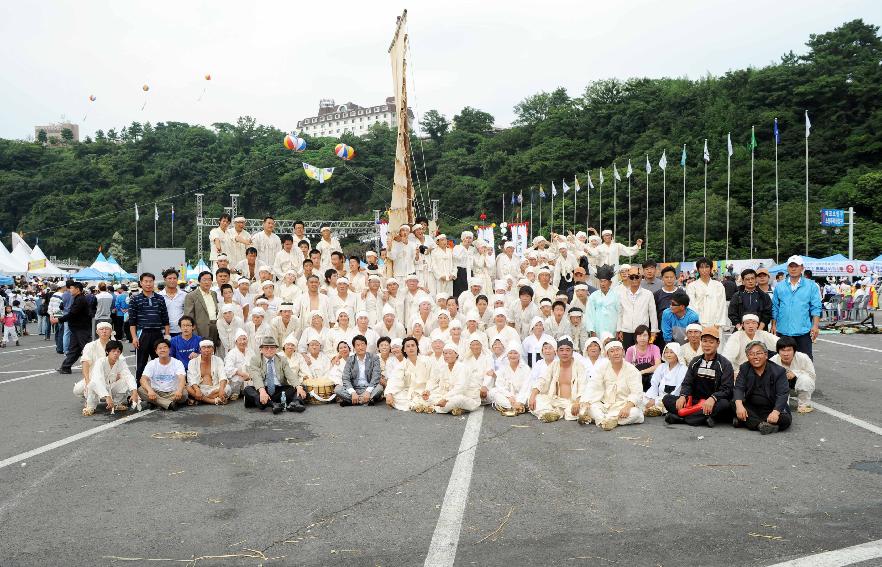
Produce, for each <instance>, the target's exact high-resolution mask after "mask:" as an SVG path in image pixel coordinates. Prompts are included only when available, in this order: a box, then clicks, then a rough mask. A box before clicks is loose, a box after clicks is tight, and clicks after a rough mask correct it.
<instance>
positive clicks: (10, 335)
mask: <svg viewBox="0 0 882 567" xmlns="http://www.w3.org/2000/svg"><path fill="white" fill-rule="evenodd" d="M17 340H18V334H17V333H16V332H15V327H3V343H4V344H6V343H14V342H15V341H17Z"/></svg>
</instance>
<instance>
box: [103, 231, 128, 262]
mask: <svg viewBox="0 0 882 567" xmlns="http://www.w3.org/2000/svg"><path fill="white" fill-rule="evenodd" d="M124 244H125V238H124V237H123V235H122V233H121V232H120V231H118V230H116V231H114V233H113V236H111V237H110V247H109V248H108V249H107V253H108V254H110V255H111V256H113V257H114V258H116V261H117V262H119V264H120V265H121V266H122V265H124V264H126V263H127V262H128V259H129V255H128V253H127V252H126V250H125V248H124Z"/></svg>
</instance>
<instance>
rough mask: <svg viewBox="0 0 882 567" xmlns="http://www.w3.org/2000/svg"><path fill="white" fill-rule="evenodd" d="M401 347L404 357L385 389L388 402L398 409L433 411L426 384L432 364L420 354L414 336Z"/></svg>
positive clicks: (403, 342) (407, 339) (405, 340)
mask: <svg viewBox="0 0 882 567" xmlns="http://www.w3.org/2000/svg"><path fill="white" fill-rule="evenodd" d="M401 349H402V351H403V352H404V358H403V359H402V360H401V362H400V363H399V364H398V365H397V366H396V367H395V371H394V372H393V373H392V374H391V375H390V376H389V382H388V384H387V385H386V390H385V395H386V404H387V405H388V406H389V407H392V408H395V409H397V410H402V411H409V410H413V411H415V412H417V413H431V412H432V407H431V405H429V393H428V392H427V390H426V384H427V383H428V381H429V375H430V374H431V371H432V365H431V363H430V362H429V360H428V359H427V358H426V357H425V356H420V347H419V344H418V343H417V341H416V339H414V338H413V337H407V338H406V339H404V340H403V341H402V345H401Z"/></svg>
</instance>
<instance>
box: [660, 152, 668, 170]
mask: <svg viewBox="0 0 882 567" xmlns="http://www.w3.org/2000/svg"><path fill="white" fill-rule="evenodd" d="M658 166H659V167H660V168H662V169H667V167H668V155H667V150H662V157H661V159H660V160H658Z"/></svg>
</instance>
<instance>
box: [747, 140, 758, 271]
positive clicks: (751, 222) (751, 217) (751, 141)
mask: <svg viewBox="0 0 882 567" xmlns="http://www.w3.org/2000/svg"><path fill="white" fill-rule="evenodd" d="M755 135H756V127H755V126H751V127H750V253H749V254H748V255H747V257H748V258H753V157H754V155H753V154H754V151H755V150H756V148H755V147H754V144H753V141H754V139H755V137H754V136H755Z"/></svg>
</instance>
